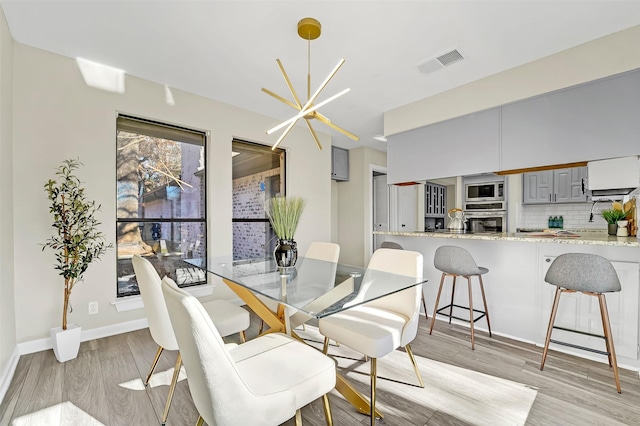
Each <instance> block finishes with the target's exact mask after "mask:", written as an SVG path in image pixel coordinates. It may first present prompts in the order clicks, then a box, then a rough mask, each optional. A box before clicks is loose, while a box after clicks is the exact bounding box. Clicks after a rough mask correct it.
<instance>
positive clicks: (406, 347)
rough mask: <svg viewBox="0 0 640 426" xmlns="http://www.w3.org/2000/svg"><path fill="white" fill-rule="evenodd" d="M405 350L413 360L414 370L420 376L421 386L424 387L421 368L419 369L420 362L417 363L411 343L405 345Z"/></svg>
mask: <svg viewBox="0 0 640 426" xmlns="http://www.w3.org/2000/svg"><path fill="white" fill-rule="evenodd" d="M404 350H405V351H407V354H408V355H409V359H410V360H411V364H413V370H414V371H415V372H416V376H418V381H419V382H420V387H421V388H423V387H424V382H423V381H422V376H421V375H420V370H419V369H418V363H416V358H415V357H414V356H413V351H412V350H411V345H409V344H407V346H405V347H404Z"/></svg>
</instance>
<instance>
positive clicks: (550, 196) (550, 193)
mask: <svg viewBox="0 0 640 426" xmlns="http://www.w3.org/2000/svg"><path fill="white" fill-rule="evenodd" d="M549 201H551V193H549Z"/></svg>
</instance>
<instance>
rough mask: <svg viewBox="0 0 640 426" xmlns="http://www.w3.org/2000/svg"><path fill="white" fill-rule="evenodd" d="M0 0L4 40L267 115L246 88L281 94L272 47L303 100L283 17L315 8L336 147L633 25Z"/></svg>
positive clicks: (341, 9)
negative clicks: (427, 70) (437, 100)
mask: <svg viewBox="0 0 640 426" xmlns="http://www.w3.org/2000/svg"><path fill="white" fill-rule="evenodd" d="M0 4H1V5H2V8H3V10H4V13H5V15H6V17H7V21H8V23H9V27H10V29H11V33H12V35H13V37H14V39H15V40H16V41H17V42H20V43H24V44H27V45H31V46H35V47H38V48H40V49H44V50H48V51H51V52H55V53H58V54H61V55H64V56H68V57H71V58H75V57H81V58H84V59H88V60H91V61H95V62H99V63H102V64H105V65H109V66H113V67H116V68H120V69H123V70H124V71H125V72H126V73H127V74H129V75H133V76H137V77H141V78H144V79H147V80H151V81H154V82H157V83H160V84H166V85H168V86H170V87H172V88H176V89H181V90H185V91H188V92H192V93H196V94H199V95H202V96H205V97H208V98H211V99H215V100H218V101H222V102H225V103H228V104H232V105H235V106H238V107H241V108H244V109H247V110H251V111H255V112H259V113H261V114H265V115H268V116H271V117H275V118H277V119H280V120H284V119H287V118H289V117H291V116H293V115H294V110H293V109H291V108H290V107H288V106H286V105H284V104H282V103H280V102H279V101H277V100H275V99H273V98H272V97H270V96H268V95H266V94H265V93H263V92H261V90H260V89H261V88H262V87H265V88H267V89H270V90H272V91H274V92H276V93H278V94H280V95H282V96H284V97H286V98H290V97H291V96H290V94H289V92H288V90H287V87H286V85H285V83H284V80H283V79H282V76H281V74H280V72H279V70H278V67H277V65H276V62H275V60H276V58H280V59H281V61H282V62H283V65H284V67H285V70H286V71H287V73H288V74H289V77H290V78H291V80H292V82H293V85H294V87H295V88H296V90H297V92H298V94H299V95H300V97H301V98H302V100H303V101H304V100H306V76H307V42H306V41H305V40H302V39H301V38H300V37H299V36H298V35H297V23H298V21H299V20H300V19H302V18H305V17H313V18H316V19H318V20H319V21H320V22H321V24H322V35H321V36H320V38H318V39H317V40H314V41H312V42H311V78H312V83H311V91H312V92H313V91H314V90H315V89H316V88H317V87H318V86H319V85H320V83H321V82H322V80H324V78H325V77H326V76H327V75H328V74H329V72H330V71H331V70H332V69H333V67H334V66H335V65H336V64H337V63H338V61H339V60H340V58H345V59H346V63H345V64H344V65H343V66H342V68H341V69H340V70H339V71H338V73H337V74H336V76H335V78H334V79H333V80H332V81H331V82H330V83H329V85H328V86H327V87H326V89H325V90H324V92H323V94H322V95H321V96H320V97H319V98H318V101H317V102H316V103H318V102H319V101H322V100H323V99H326V98H328V97H329V96H330V95H333V94H335V93H338V92H339V91H341V90H343V89H345V88H347V87H349V88H350V89H351V91H350V92H349V93H347V94H345V95H344V96H342V97H341V98H339V99H336V100H335V101H333V102H332V103H330V104H328V105H326V106H325V107H323V108H321V109H320V112H322V113H323V114H324V115H326V116H328V117H329V118H330V119H332V121H333V122H334V123H335V124H336V125H338V126H341V127H344V128H345V129H347V130H349V131H351V132H353V133H355V134H357V135H358V136H360V137H361V140H360V142H357V143H356V142H352V141H351V140H350V139H348V138H346V137H345V136H343V135H341V134H339V133H336V132H334V131H333V130H330V129H328V128H327V127H326V126H324V125H323V124H321V123H318V122H315V123H314V127H315V128H316V130H317V131H322V132H327V133H330V134H331V135H332V136H333V144H334V145H336V146H341V147H344V148H354V147H357V146H360V145H367V146H371V147H373V148H376V149H384V148H385V144H384V143H382V142H377V141H375V140H374V139H373V136H374V135H380V134H382V133H383V113H384V112H385V111H388V110H390V109H393V108H396V107H399V106H402V105H406V104H408V103H411V102H414V101H417V100H420V99H423V98H426V97H429V96H432V95H434V94H436V93H439V92H443V91H446V90H449V89H452V88H454V87H457V86H460V85H463V84H465V83H468V82H471V81H474V80H478V79H480V78H483V77H486V76H488V75H491V74H495V73H498V72H500V71H503V70H506V69H509V68H513V67H515V66H518V65H521V64H524V63H527V62H531V61H533V60H536V59H539V58H541V57H545V56H548V55H551V54H553V53H555V52H558V51H561V50H564V49H567V48H570V47H573V46H577V45H579V44H582V43H585V42H587V41H590V40H593V39H596V38H599V37H602V36H606V35H608V34H611V33H614V32H617V31H620V30H622V29H625V28H629V27H632V26H635V25H638V24H640V1H637V0H627V1H614V0H600V1H580V0H564V1H551V0H546V1H527V0H509V1H507V0H503V1H490V0H487V1H482V0H476V1H455V0H449V1H444V0H443V1H375V2H374V1H302V0H298V1H238V0H237V1H189V0H183V1H150V0H146V1H144V0H137V1H134V0H130V1H97V0H84V1H68V0H67V1H58V0H47V1H32V0H27V1H7V0H1V1H0ZM454 48H455V49H458V50H459V51H460V52H461V53H462V54H463V55H464V56H465V57H466V59H465V60H463V61H461V62H458V63H456V64H454V65H452V66H450V67H447V68H444V69H441V70H439V71H436V72H435V73H432V74H429V75H424V74H421V73H419V72H418V71H417V68H416V67H417V65H419V64H421V63H423V62H424V61H425V60H427V59H430V58H432V57H434V56H438V55H440V54H442V53H444V52H447V51H449V50H451V49H454ZM622 54H624V52H621V55H622ZM594 60H597V58H594ZM266 130H267V129H265V131H266ZM277 136H278V133H276V134H275V135H272V136H270V137H269V138H268V139H265V140H268V141H270V142H274V141H275V140H276V138H277ZM309 138H310V141H311V136H309Z"/></svg>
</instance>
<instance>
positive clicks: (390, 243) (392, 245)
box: [380, 241, 429, 319]
mask: <svg viewBox="0 0 640 426" xmlns="http://www.w3.org/2000/svg"><path fill="white" fill-rule="evenodd" d="M380 248H389V249H396V250H404V248H403V247H402V246H401V245H400V244H398V243H394V242H393V241H383V242H382V244H380ZM422 307H423V308H424V317H425V318H426V319H429V314H427V302H426V301H425V299H424V293H422Z"/></svg>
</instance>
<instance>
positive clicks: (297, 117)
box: [267, 88, 351, 135]
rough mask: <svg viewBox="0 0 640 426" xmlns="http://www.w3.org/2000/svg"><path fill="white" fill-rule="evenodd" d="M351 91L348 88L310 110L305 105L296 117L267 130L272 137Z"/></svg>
mask: <svg viewBox="0 0 640 426" xmlns="http://www.w3.org/2000/svg"><path fill="white" fill-rule="evenodd" d="M349 90H351V89H348V88H347V89H344V90H343V91H342V92H339V93H336V94H335V95H333V96H331V97H330V98H329V99H325V100H324V101H322V102H320V103H319V104H316V105H313V106H311V107H310V108H308V109H307V107H308V105H305V107H304V108H303V109H302V111H300V112H299V113H297V114H296V115H294V116H293V117H291V118H290V119H288V120H286V121H283V122H282V123H280V124H278V125H277V126H275V127H273V128H271V129H269V130H267V134H268V135H270V134H271V133H273V132H275V131H277V130H280V129H282V128H283V127H284V126H286V125H287V124H290V123H292V122H293V123H295V122H296V121H298V120H299V119H300V118H302V117H303V116H305V115H307V114H309V113H311V112H313V111H315V110H317V109H318V108H321V107H323V106H324V105H326V104H328V103H329V102H331V101H333V100H334V99H337V98H339V97H340V96H342V95H344V94H345V93H347V92H348V91H349ZM307 104H308V102H307Z"/></svg>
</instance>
